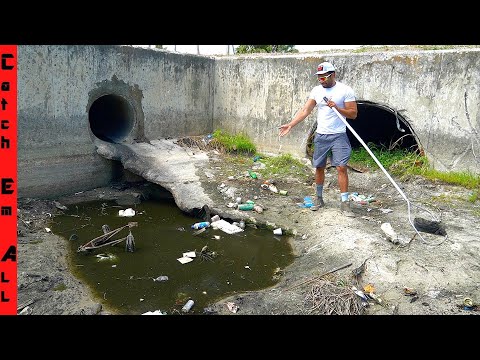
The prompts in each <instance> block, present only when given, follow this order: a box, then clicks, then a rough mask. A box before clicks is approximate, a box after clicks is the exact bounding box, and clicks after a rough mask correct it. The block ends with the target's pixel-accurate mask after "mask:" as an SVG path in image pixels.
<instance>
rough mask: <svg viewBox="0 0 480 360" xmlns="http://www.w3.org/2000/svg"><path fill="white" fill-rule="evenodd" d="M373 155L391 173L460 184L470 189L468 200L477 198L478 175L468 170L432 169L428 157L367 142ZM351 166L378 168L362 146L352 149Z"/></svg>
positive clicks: (479, 185) (479, 181)
mask: <svg viewBox="0 0 480 360" xmlns="http://www.w3.org/2000/svg"><path fill="white" fill-rule="evenodd" d="M367 146H368V147H369V148H370V150H371V151H372V153H373V154H374V155H375V157H376V158H377V159H378V161H380V163H381V164H382V165H383V167H384V168H385V170H387V171H388V172H389V173H390V174H392V175H397V176H400V177H401V178H402V179H406V178H408V177H411V176H414V175H419V176H422V177H424V178H425V179H428V180H430V181H441V182H444V183H446V184H452V185H458V186H462V187H464V188H466V189H472V190H473V191H472V194H471V195H470V196H469V198H468V201H470V202H475V201H477V200H478V196H479V189H480V176H479V175H477V174H473V173H471V172H468V171H459V172H457V171H450V172H442V171H438V170H435V169H432V168H431V166H430V164H429V162H428V159H427V158H426V157H425V156H422V155H419V154H418V153H415V152H409V151H407V150H402V149H395V150H392V151H389V150H388V149H386V148H382V147H379V146H377V145H375V144H373V143H368V144H367ZM350 164H351V165H352V166H359V167H364V168H367V169H372V170H373V169H378V168H379V167H378V165H377V163H376V162H375V160H373V158H372V157H371V156H370V154H369V153H368V152H367V150H365V149H364V148H360V149H355V150H353V151H352V156H351V158H350Z"/></svg>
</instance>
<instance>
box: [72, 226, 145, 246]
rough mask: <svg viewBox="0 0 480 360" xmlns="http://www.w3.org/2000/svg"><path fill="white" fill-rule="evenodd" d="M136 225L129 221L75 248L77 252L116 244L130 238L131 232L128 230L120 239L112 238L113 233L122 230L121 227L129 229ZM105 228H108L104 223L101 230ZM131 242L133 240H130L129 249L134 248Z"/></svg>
mask: <svg viewBox="0 0 480 360" xmlns="http://www.w3.org/2000/svg"><path fill="white" fill-rule="evenodd" d="M137 225H138V222H129V223H128V224H127V225H124V226H121V227H119V228H117V229H114V230H112V231H108V232H106V233H104V234H103V235H100V236H98V237H96V238H95V239H92V240H90V241H89V242H87V243H86V244H83V245H81V246H80V247H79V248H78V249H77V252H86V251H91V250H95V249H99V248H102V247H104V246H113V245H116V244H118V243H121V242H122V241H124V240H132V238H133V235H132V236H131V237H130V238H129V236H130V235H131V234H132V233H131V231H130V233H129V235H128V236H126V237H123V238H120V239H112V238H113V237H114V236H115V235H117V234H118V233H119V232H120V231H122V230H123V229H125V228H129V229H130V228H132V227H134V226H137ZM106 228H107V229H108V226H105V225H104V226H102V230H103V231H105V230H106ZM132 243H133V241H130V249H133V248H134V243H133V247H132V246H131V245H132ZM127 245H129V244H128V243H127ZM127 250H128V247H127Z"/></svg>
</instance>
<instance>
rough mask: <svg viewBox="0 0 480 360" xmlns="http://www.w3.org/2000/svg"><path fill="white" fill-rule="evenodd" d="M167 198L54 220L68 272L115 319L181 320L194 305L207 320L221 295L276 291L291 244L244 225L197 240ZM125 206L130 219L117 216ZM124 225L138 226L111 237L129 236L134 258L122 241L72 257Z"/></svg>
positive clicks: (86, 206) (93, 205) (87, 206)
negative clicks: (153, 314)
mask: <svg viewBox="0 0 480 360" xmlns="http://www.w3.org/2000/svg"><path fill="white" fill-rule="evenodd" d="M149 186H153V187H155V189H154V190H155V191H153V192H150V194H152V193H153V194H155V192H157V193H159V190H158V188H159V187H158V186H156V185H154V184H149ZM161 189H163V188H161ZM161 189H160V190H161ZM165 192H167V191H166V190H164V191H163V195H162V196H154V195H149V196H148V197H147V199H145V200H143V201H141V202H140V203H138V204H136V205H125V204H124V203H123V204H122V205H119V203H118V202H116V201H94V202H88V203H83V204H77V205H75V206H70V207H69V209H68V210H67V211H65V213H64V214H63V215H60V216H56V217H55V219H54V223H53V224H52V231H53V232H54V233H56V234H59V235H61V236H63V237H64V238H65V239H66V240H65V241H68V243H69V246H70V257H69V262H70V267H71V268H72V269H73V272H74V274H75V275H76V276H77V277H78V278H79V279H81V280H82V281H84V282H85V283H86V284H88V285H89V286H90V288H91V289H92V290H93V292H94V293H95V294H96V296H97V298H98V301H99V302H100V303H102V304H103V305H104V307H105V308H106V309H108V310H110V311H112V312H114V313H116V314H143V313H145V312H148V311H155V310H160V311H162V313H166V314H184V312H182V310H181V309H182V307H183V306H184V305H185V304H186V302H187V301H188V300H189V299H192V300H193V301H194V306H193V307H192V309H191V310H190V312H188V313H187V314H206V313H209V305H210V304H213V303H214V302H215V301H218V300H220V299H221V298H223V297H225V296H228V295H231V294H234V293H236V292H242V291H251V290H260V289H264V288H267V287H270V286H273V285H275V284H276V283H277V282H278V280H279V277H280V274H281V273H282V270H283V269H284V268H285V267H286V266H288V265H289V264H291V263H292V262H293V259H294V255H293V252H292V247H291V245H290V243H289V239H288V238H287V237H286V236H276V235H274V234H273V232H272V231H271V230H267V229H255V228H252V227H250V226H248V224H247V226H246V227H245V230H244V231H243V232H240V233H236V234H228V233H226V232H223V231H221V230H214V229H213V228H211V227H210V228H207V229H206V230H205V231H203V232H201V233H200V234H197V235H194V234H195V230H192V229H191V225H192V224H194V223H196V222H199V221H201V220H200V219H198V218H195V217H192V216H191V215H189V214H186V213H184V212H182V211H181V210H180V209H179V208H178V207H177V206H176V204H175V202H174V201H173V198H172V197H170V198H169V199H165V196H164V195H165ZM129 207H130V208H132V209H133V210H134V211H135V215H134V216H133V217H121V216H119V211H120V210H125V209H127V208H129ZM224 220H227V221H229V222H232V221H231V220H229V219H224ZM129 222H136V223H137V225H136V226H133V227H131V228H128V227H126V228H124V230H121V232H119V233H118V235H117V236H115V237H114V238H115V239H122V238H124V237H126V236H127V235H128V234H129V230H131V233H132V235H133V237H134V244H135V250H134V251H133V252H128V251H126V241H121V242H120V243H118V244H117V245H114V246H105V247H103V248H99V249H96V250H92V251H89V252H78V251H77V249H78V248H79V247H80V246H81V245H84V244H86V243H87V242H89V241H90V240H92V239H94V238H96V237H98V236H101V235H102V234H103V231H102V226H103V225H108V227H109V228H110V230H114V229H118V228H121V227H125V226H126V225H127V224H128V223H129ZM202 249H203V254H202ZM189 252H195V255H196V256H195V257H193V258H192V259H193V260H192V261H191V262H188V263H185V264H182V263H181V262H180V261H179V260H177V259H179V258H182V256H183V254H184V253H189ZM240 311H241V310H240Z"/></svg>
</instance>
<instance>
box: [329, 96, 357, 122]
mask: <svg viewBox="0 0 480 360" xmlns="http://www.w3.org/2000/svg"><path fill="white" fill-rule="evenodd" d="M344 104H345V108H344V109H340V108H339V107H337V104H335V103H334V102H333V101H331V100H330V101H328V102H327V105H328V106H329V107H331V108H335V109H337V111H338V112H339V113H340V114H342V115H343V116H345V117H346V118H347V119H352V120H355V119H356V118H357V114H358V109H357V102H356V101H346V102H344Z"/></svg>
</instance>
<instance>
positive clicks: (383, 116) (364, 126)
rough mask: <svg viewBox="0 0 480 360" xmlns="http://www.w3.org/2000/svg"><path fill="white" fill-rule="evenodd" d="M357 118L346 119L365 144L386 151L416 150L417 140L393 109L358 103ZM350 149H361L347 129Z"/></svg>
mask: <svg viewBox="0 0 480 360" xmlns="http://www.w3.org/2000/svg"><path fill="white" fill-rule="evenodd" d="M357 106H358V116H357V118H356V119H355V120H349V119H347V122H348V124H349V125H350V126H351V127H352V128H353V130H355V132H356V133H357V134H358V136H360V138H361V139H362V140H363V142H364V143H365V144H367V145H368V143H369V142H371V143H374V144H376V145H378V146H379V147H382V148H386V149H390V150H393V149H395V148H396V149H405V150H409V151H412V152H415V151H417V150H418V148H419V146H418V144H417V140H416V138H415V136H414V134H413V132H412V129H411V128H410V126H409V125H408V123H407V122H406V120H405V118H404V117H403V116H402V115H400V114H399V113H398V112H396V111H395V110H393V109H390V108H388V107H386V106H382V105H378V104H373V103H369V102H358V103H357ZM347 134H348V138H349V139H350V144H351V145H352V148H354V149H356V148H360V147H363V146H362V144H361V143H360V141H358V139H357V138H356V137H355V135H353V134H352V132H351V131H350V130H349V129H347Z"/></svg>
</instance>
